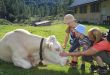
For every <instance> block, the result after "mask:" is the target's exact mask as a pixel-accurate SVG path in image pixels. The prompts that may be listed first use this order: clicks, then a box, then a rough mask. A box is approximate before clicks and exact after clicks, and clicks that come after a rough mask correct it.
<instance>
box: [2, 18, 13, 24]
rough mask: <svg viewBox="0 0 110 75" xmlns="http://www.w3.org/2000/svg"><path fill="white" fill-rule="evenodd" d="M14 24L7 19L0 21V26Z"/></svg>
mask: <svg viewBox="0 0 110 75" xmlns="http://www.w3.org/2000/svg"><path fill="white" fill-rule="evenodd" d="M11 24H12V23H11V22H10V21H8V20H6V19H0V25H11Z"/></svg>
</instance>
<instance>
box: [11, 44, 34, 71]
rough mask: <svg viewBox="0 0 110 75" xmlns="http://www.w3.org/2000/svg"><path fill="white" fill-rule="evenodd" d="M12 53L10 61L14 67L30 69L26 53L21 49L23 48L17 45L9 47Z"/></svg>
mask: <svg viewBox="0 0 110 75" xmlns="http://www.w3.org/2000/svg"><path fill="white" fill-rule="evenodd" d="M11 49H12V51H13V53H12V61H13V63H14V65H16V66H19V67H22V68H25V69H28V68H31V67H32V65H31V63H30V61H29V60H28V58H27V56H28V51H27V50H25V48H23V46H21V45H19V44H15V45H14V46H12V47H11Z"/></svg>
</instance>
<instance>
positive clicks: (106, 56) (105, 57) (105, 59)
mask: <svg viewBox="0 0 110 75" xmlns="http://www.w3.org/2000/svg"><path fill="white" fill-rule="evenodd" d="M96 56H100V57H101V59H102V61H103V62H104V63H106V64H108V65H110V54H109V53H108V52H107V51H102V52H99V53H97V54H96Z"/></svg>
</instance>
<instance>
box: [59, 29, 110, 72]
mask: <svg viewBox="0 0 110 75" xmlns="http://www.w3.org/2000/svg"><path fill="white" fill-rule="evenodd" d="M105 52H106V53H105ZM97 53H99V55H100V57H101V58H102V61H103V62H104V63H106V64H108V65H109V66H110V29H109V32H108V35H107V37H106V39H105V40H103V41H101V42H99V43H96V44H95V45H93V46H92V47H91V48H89V49H87V50H85V51H82V52H73V53H67V52H62V53H60V55H61V56H92V55H95V54H97ZM102 53H103V54H102ZM109 70H110V68H109Z"/></svg>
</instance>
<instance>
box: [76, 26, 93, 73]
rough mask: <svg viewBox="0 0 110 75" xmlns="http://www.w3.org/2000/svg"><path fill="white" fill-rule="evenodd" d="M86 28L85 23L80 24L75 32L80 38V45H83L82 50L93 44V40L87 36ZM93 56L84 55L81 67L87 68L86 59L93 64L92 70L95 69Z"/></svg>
mask: <svg viewBox="0 0 110 75" xmlns="http://www.w3.org/2000/svg"><path fill="white" fill-rule="evenodd" d="M85 30H86V27H85V26H84V25H78V26H77V27H76V28H75V34H76V38H78V39H79V44H80V47H82V50H83V51H84V50H87V49H88V48H89V47H90V46H91V41H90V40H89V38H88V37H87V36H85V34H84V33H85ZM92 60H93V58H92V56H82V65H81V69H82V70H85V61H87V62H89V63H90V64H91V67H90V70H91V71H93V69H94V63H93V61H92Z"/></svg>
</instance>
